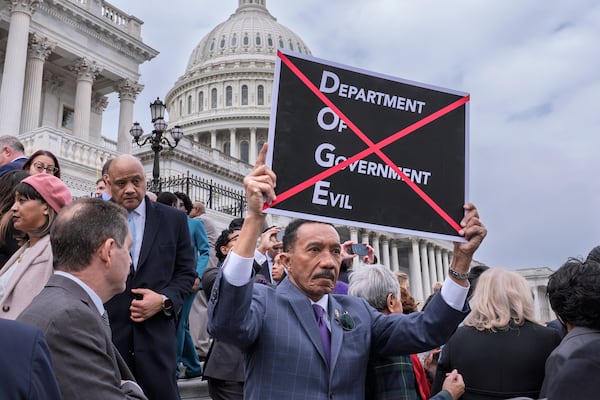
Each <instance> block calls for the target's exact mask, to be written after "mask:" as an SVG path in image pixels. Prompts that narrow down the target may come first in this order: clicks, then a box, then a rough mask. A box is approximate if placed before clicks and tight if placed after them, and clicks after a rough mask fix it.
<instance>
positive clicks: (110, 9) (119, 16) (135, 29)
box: [102, 1, 142, 38]
mask: <svg viewBox="0 0 600 400" xmlns="http://www.w3.org/2000/svg"><path fill="white" fill-rule="evenodd" d="M102 16H103V17H104V18H105V19H107V20H108V21H110V22H112V23H113V24H114V25H115V26H117V27H118V28H119V29H122V30H124V31H126V32H127V33H129V34H130V35H132V36H136V37H138V38H139V37H141V33H142V21H140V20H139V19H137V18H135V17H134V16H133V15H127V14H126V13H124V12H123V11H121V10H119V9H118V8H117V7H115V6H113V5H111V4H110V3H107V2H106V1H103V2H102Z"/></svg>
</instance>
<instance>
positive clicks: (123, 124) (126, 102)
mask: <svg viewBox="0 0 600 400" xmlns="http://www.w3.org/2000/svg"><path fill="white" fill-rule="evenodd" d="M143 88H144V85H141V84H139V83H137V82H133V81H132V80H130V79H122V80H120V81H119V82H118V83H117V85H115V88H114V89H115V91H116V92H117V93H118V94H119V131H118V138H117V151H119V152H121V153H125V154H131V135H130V134H129V130H130V129H131V127H132V125H133V106H134V105H135V99H136V98H137V95H138V94H139V93H140V92H141V91H142V89H143Z"/></svg>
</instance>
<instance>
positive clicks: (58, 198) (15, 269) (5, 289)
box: [0, 174, 72, 319]
mask: <svg viewBox="0 0 600 400" xmlns="http://www.w3.org/2000/svg"><path fill="white" fill-rule="evenodd" d="M15 191H16V194H15V203H14V204H13V206H12V208H11V212H12V218H13V225H14V227H15V229H16V230H18V231H20V232H21V237H19V238H18V239H19V240H20V242H21V247H20V248H19V250H17V252H16V253H15V254H13V256H12V257H11V258H10V259H9V260H8V261H7V262H6V264H4V266H3V267H2V269H0V318H7V319H16V318H17V316H18V315H19V314H20V313H21V311H23V310H24V309H25V307H27V306H28V305H29V303H31V300H33V298H34V297H35V296H37V295H38V293H39V292H41V291H42V288H43V287H44V285H45V284H46V282H48V279H50V276H51V275H52V272H53V267H52V249H51V247H50V228H51V227H52V224H53V223H54V220H55V218H56V215H57V214H58V212H59V211H60V210H61V208H63V207H64V206H65V205H67V204H69V203H71V201H72V196H71V192H69V188H67V186H66V185H65V184H64V183H63V181H61V180H60V179H58V178H57V177H55V176H54V175H49V174H38V175H32V176H29V177H27V178H25V179H23V180H22V181H21V183H19V184H18V185H17V186H16V188H15Z"/></svg>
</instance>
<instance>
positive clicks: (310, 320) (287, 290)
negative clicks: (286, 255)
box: [277, 279, 329, 365]
mask: <svg viewBox="0 0 600 400" xmlns="http://www.w3.org/2000/svg"><path fill="white" fill-rule="evenodd" d="M277 291H278V292H279V293H281V295H282V296H284V297H285V298H286V299H287V301H288V302H289V304H290V306H291V308H292V310H293V311H294V314H296V318H298V321H300V326H301V327H302V329H304V332H305V333H306V335H307V336H308V338H309V340H310V341H311V342H312V344H313V346H315V348H316V349H317V351H318V352H319V354H320V355H321V359H322V360H323V362H324V363H325V364H326V365H329V363H328V362H327V360H326V359H325V350H324V349H323V343H322V342H321V336H320V335H319V328H318V327H317V320H316V318H315V314H314V312H313V309H312V306H311V305H310V300H309V299H308V297H306V295H305V294H304V293H302V292H301V291H300V290H299V289H298V288H297V287H296V286H294V284H292V283H291V282H290V281H289V279H286V280H284V281H282V282H281V284H280V285H279V286H277Z"/></svg>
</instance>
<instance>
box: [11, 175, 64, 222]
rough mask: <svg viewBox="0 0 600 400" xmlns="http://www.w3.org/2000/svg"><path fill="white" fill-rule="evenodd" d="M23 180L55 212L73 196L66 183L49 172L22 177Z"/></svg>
mask: <svg viewBox="0 0 600 400" xmlns="http://www.w3.org/2000/svg"><path fill="white" fill-rule="evenodd" d="M21 182H24V183H26V184H28V185H30V186H31V187H33V188H34V189H35V190H36V191H37V192H38V193H39V194H40V195H41V196H42V198H43V199H44V201H45V202H46V203H48V205H49V206H50V207H52V208H53V209H54V211H56V212H57V213H58V212H59V211H60V210H61V208H63V207H64V206H66V205H67V204H69V203H71V201H72V200H73V196H71V192H70V191H69V188H68V187H67V185H65V184H64V183H63V181H61V180H60V179H58V178H57V177H55V176H54V175H50V174H36V175H31V176H28V177H27V178H25V179H23V180H22V181H21Z"/></svg>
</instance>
